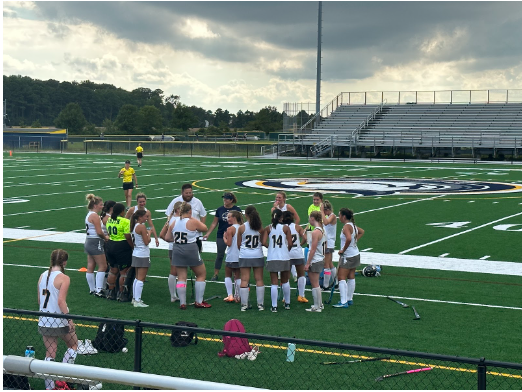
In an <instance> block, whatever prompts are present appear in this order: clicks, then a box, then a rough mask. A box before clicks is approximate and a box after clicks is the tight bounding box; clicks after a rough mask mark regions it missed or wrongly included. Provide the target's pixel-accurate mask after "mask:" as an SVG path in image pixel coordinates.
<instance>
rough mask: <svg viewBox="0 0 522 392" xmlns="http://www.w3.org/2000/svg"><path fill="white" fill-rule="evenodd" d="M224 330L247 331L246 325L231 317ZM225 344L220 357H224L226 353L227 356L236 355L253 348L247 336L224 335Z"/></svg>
mask: <svg viewBox="0 0 522 392" xmlns="http://www.w3.org/2000/svg"><path fill="white" fill-rule="evenodd" d="M223 330H224V331H230V332H245V327H244V326H243V324H242V323H241V321H239V320H237V319H231V320H228V321H227V322H226V323H225V327H224V328H223ZM223 344H224V348H223V350H222V351H220V352H219V353H218V355H219V356H220V357H224V356H225V355H226V356H227V357H234V356H236V355H240V354H243V353H246V352H249V351H251V350H252V347H250V344H249V343H248V339H247V338H240V337H237V336H226V335H223Z"/></svg>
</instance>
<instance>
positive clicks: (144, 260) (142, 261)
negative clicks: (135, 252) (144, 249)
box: [131, 256, 150, 268]
mask: <svg viewBox="0 0 522 392" xmlns="http://www.w3.org/2000/svg"><path fill="white" fill-rule="evenodd" d="M131 266H132V267H136V268H150V257H136V256H132V265H131Z"/></svg>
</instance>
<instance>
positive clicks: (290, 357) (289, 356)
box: [286, 343, 295, 362]
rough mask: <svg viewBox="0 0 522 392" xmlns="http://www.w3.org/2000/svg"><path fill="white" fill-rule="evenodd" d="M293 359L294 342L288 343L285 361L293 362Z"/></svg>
mask: <svg viewBox="0 0 522 392" xmlns="http://www.w3.org/2000/svg"><path fill="white" fill-rule="evenodd" d="M294 359H295V344H294V343H288V349H287V350H286V362H294Z"/></svg>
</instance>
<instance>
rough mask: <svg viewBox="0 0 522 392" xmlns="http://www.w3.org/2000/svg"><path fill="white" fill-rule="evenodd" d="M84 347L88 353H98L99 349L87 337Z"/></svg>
mask: <svg viewBox="0 0 522 392" xmlns="http://www.w3.org/2000/svg"><path fill="white" fill-rule="evenodd" d="M84 348H85V349H86V351H87V354H98V350H96V349H95V348H94V347H93V345H92V343H91V341H90V340H89V339H85V344H84Z"/></svg>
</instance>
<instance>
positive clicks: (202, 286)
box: [194, 281, 207, 303]
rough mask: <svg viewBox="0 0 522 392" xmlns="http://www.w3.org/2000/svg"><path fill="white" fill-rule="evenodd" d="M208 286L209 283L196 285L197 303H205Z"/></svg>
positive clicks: (197, 283)
mask: <svg viewBox="0 0 522 392" xmlns="http://www.w3.org/2000/svg"><path fill="white" fill-rule="evenodd" d="M206 285H207V282H205V281H203V282H198V281H196V283H195V284H194V287H195V289H196V302H197V303H202V302H203V296H204V295H205V286H206Z"/></svg>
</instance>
